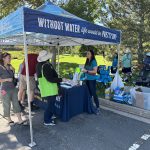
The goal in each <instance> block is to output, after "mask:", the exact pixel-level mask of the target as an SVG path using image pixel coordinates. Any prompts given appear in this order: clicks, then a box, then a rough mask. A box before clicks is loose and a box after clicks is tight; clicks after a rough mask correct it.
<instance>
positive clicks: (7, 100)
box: [0, 53, 28, 125]
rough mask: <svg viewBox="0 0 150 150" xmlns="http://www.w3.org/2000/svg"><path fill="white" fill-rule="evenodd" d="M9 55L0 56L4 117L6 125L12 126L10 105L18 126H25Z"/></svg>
mask: <svg viewBox="0 0 150 150" xmlns="http://www.w3.org/2000/svg"><path fill="white" fill-rule="evenodd" d="M10 63H11V55H10V54H9V53H4V54H2V63H1V64H0V83H1V85H2V86H1V96H2V101H3V111H4V117H6V118H7V120H8V124H9V125H11V124H14V121H12V119H11V117H10V108H11V103H12V105H13V111H14V113H15V114H16V116H17V118H18V124H20V125H27V124H28V123H27V121H23V120H22V117H21V108H20V105H19V102H18V98H17V94H18V90H17V89H16V88H15V84H14V69H13V67H12V66H11V64H10Z"/></svg>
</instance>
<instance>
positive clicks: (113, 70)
mask: <svg viewBox="0 0 150 150" xmlns="http://www.w3.org/2000/svg"><path fill="white" fill-rule="evenodd" d="M117 66H118V54H117V53H115V55H114V56H113V61H112V66H111V73H112V74H115V73H116V72H117Z"/></svg>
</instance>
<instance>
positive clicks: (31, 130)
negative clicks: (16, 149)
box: [23, 32, 36, 147]
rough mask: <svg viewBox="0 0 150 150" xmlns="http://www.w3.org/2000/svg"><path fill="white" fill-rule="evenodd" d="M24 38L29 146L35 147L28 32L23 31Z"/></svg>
mask: <svg viewBox="0 0 150 150" xmlns="http://www.w3.org/2000/svg"><path fill="white" fill-rule="evenodd" d="M23 40H24V54H25V66H26V81H27V96H28V107H29V123H30V137H31V143H30V144H29V146H30V147H33V146H35V145H36V143H35V142H34V141H33V129H32V117H31V104H30V84H29V66H28V48H27V37H26V32H24V33H23Z"/></svg>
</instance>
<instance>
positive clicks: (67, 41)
mask: <svg viewBox="0 0 150 150" xmlns="http://www.w3.org/2000/svg"><path fill="white" fill-rule="evenodd" d="M24 32H26V33H27V44H29V45H46V46H56V45H60V46H75V45H81V44H84V45H99V44H119V43H120V36H121V33H120V31H118V30H112V29H109V28H106V27H103V26H99V25H96V24H92V23H90V22H88V21H86V20H83V19H81V18H79V17H77V16H75V15H73V14H71V13H69V12H67V11H65V10H64V9H62V8H60V7H58V6H56V5H54V4H53V3H51V2H45V3H44V4H43V5H42V6H40V7H39V8H37V10H33V9H29V8H26V7H21V8H18V9H17V10H16V11H15V12H13V13H11V14H10V15H8V16H7V17H5V18H3V19H1V20H0V45H23V33H24Z"/></svg>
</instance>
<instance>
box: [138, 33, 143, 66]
mask: <svg viewBox="0 0 150 150" xmlns="http://www.w3.org/2000/svg"><path fill="white" fill-rule="evenodd" d="M142 38H143V36H142V33H141V32H140V31H139V33H138V63H139V64H142V63H143V42H142Z"/></svg>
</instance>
